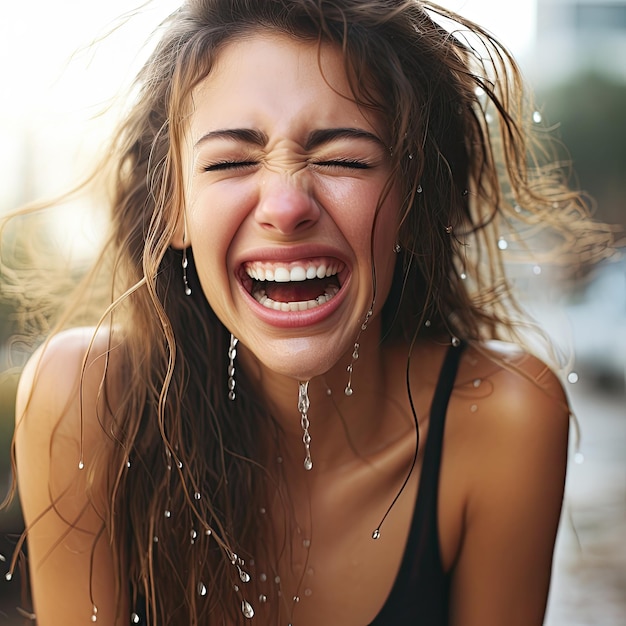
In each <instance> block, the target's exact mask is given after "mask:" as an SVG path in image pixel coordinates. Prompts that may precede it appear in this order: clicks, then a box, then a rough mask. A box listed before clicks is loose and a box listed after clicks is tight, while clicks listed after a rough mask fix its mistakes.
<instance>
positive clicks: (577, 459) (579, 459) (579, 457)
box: [574, 452, 585, 465]
mask: <svg viewBox="0 0 626 626" xmlns="http://www.w3.org/2000/svg"><path fill="white" fill-rule="evenodd" d="M584 462H585V455H584V454H583V453H582V452H577V453H576V454H575V455H574V463H576V465H582V464H583V463H584Z"/></svg>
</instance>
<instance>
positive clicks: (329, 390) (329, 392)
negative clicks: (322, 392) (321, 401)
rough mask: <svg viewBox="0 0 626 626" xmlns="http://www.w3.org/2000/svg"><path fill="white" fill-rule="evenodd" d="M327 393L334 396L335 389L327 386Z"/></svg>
mask: <svg viewBox="0 0 626 626" xmlns="http://www.w3.org/2000/svg"><path fill="white" fill-rule="evenodd" d="M326 395H327V396H332V395H333V390H332V389H331V388H330V387H327V388H326Z"/></svg>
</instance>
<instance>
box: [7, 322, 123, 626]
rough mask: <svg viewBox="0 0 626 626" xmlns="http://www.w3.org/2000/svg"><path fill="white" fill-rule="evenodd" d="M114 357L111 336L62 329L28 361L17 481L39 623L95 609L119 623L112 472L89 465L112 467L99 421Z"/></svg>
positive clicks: (70, 621)
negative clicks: (109, 526)
mask: <svg viewBox="0 0 626 626" xmlns="http://www.w3.org/2000/svg"><path fill="white" fill-rule="evenodd" d="M114 353H115V350H112V349H111V345H110V339H109V333H108V332H98V333H95V332H94V329H91V328H76V329H72V330H68V331H65V332H62V333H59V334H58V335H56V336H54V337H52V338H51V339H50V340H49V341H47V342H46V343H45V344H44V345H43V346H42V347H41V348H40V349H39V350H37V352H36V353H35V354H34V355H33V356H32V357H31V359H30V360H29V362H28V363H27V365H26V367H25V368H24V371H23V374H22V376H21V379H20V383H19V386H18V396H17V403H16V430H15V452H16V461H17V480H18V487H19V493H20V501H21V505H22V511H23V513H24V520H25V522H26V527H27V529H28V530H27V532H28V535H27V537H28V550H29V562H30V572H31V588H32V593H33V602H34V605H35V610H36V612H37V623H38V624H41V626H49V625H50V626H53V625H54V624H67V625H68V626H74V625H78V624H82V623H85V620H86V619H88V617H89V615H91V614H92V610H93V605H97V606H98V608H99V611H98V621H99V622H100V621H102V622H103V623H107V624H113V623H114V615H115V611H116V607H117V606H118V604H119V603H118V601H117V599H116V598H117V596H116V592H115V574H114V566H113V562H114V561H113V553H112V551H111V548H110V545H109V541H108V538H107V536H106V534H105V533H104V525H103V519H106V514H107V509H108V494H107V489H108V486H107V472H105V471H98V470H97V469H95V468H96V465H95V463H92V462H93V461H94V460H95V459H96V458H99V459H100V462H103V463H104V464H105V466H106V463H107V459H108V452H109V450H110V449H111V448H110V446H112V443H111V440H110V438H109V437H108V436H107V435H106V432H105V429H104V428H103V427H102V425H101V420H102V419H103V416H105V415H106V411H105V409H106V408H107V407H108V406H109V404H108V403H107V401H105V400H104V399H103V398H102V395H103V389H104V388H105V386H106V385H104V383H103V380H104V378H103V377H104V375H105V373H106V372H107V368H108V367H109V366H111V359H113V360H115V358H117V357H116V356H115V355H114ZM111 355H113V356H111ZM100 467H101V466H100ZM120 601H121V602H122V603H124V602H125V599H124V598H121V599H120Z"/></svg>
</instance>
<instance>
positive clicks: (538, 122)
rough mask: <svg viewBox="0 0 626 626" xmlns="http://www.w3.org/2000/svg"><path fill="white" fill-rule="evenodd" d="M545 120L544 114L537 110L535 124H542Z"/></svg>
mask: <svg viewBox="0 0 626 626" xmlns="http://www.w3.org/2000/svg"><path fill="white" fill-rule="evenodd" d="M542 120H543V116H542V115H541V113H539V111H535V112H534V113H533V122H535V124H541V122H542Z"/></svg>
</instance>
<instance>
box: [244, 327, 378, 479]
mask: <svg viewBox="0 0 626 626" xmlns="http://www.w3.org/2000/svg"><path fill="white" fill-rule="evenodd" d="M353 350H354V348H352V349H351V350H350V351H349V352H347V353H346V354H345V355H344V356H343V357H342V358H341V359H340V360H339V362H338V363H336V364H335V366H334V367H333V368H331V370H329V371H328V372H325V373H324V374H322V375H320V376H316V377H314V378H313V379H311V380H310V381H297V380H294V379H293V378H289V377H286V376H282V375H279V374H276V373H275V372H272V371H269V370H268V369H267V368H264V367H263V366H262V365H260V364H259V363H258V361H256V360H254V361H255V362H254V364H253V367H246V365H250V360H251V359H254V357H253V356H252V355H251V354H250V353H249V352H248V351H247V350H245V348H244V347H241V346H240V350H239V354H241V363H242V366H243V367H244V368H245V369H246V371H247V372H254V376H253V377H251V378H252V382H253V384H254V386H255V389H256V392H257V393H258V394H259V396H260V397H261V398H263V400H264V402H265V404H266V405H267V406H268V408H269V410H270V411H271V412H272V415H273V417H274V419H276V421H277V422H278V424H279V426H280V428H281V430H282V432H283V433H284V437H283V443H282V445H283V446H284V448H285V449H284V450H279V451H277V455H278V456H281V457H282V458H283V459H284V462H286V463H289V464H293V465H294V467H295V466H300V467H302V465H303V462H304V459H305V452H306V451H305V444H304V443H303V441H302V439H303V435H304V430H303V423H302V422H303V415H302V412H301V411H300V408H301V407H300V408H299V406H298V404H299V402H298V401H299V382H308V386H307V396H308V399H309V407H308V411H307V412H306V420H308V422H309V423H310V426H309V429H308V431H309V434H310V436H311V444H310V450H311V457H312V460H313V465H314V466H315V469H316V470H317V472H319V471H320V470H323V469H324V468H329V467H331V466H337V465H340V464H344V463H346V462H349V461H350V460H354V458H355V456H361V455H363V454H367V453H368V451H369V450H371V449H373V447H374V448H375V447H376V442H377V434H378V432H379V428H380V423H381V420H382V416H383V415H384V412H385V410H384V407H383V404H384V403H385V401H386V400H387V398H386V397H385V393H384V389H385V367H384V362H383V360H384V351H383V350H382V349H381V345H380V324H379V322H377V320H372V324H371V325H370V326H369V327H368V329H367V330H366V331H365V332H364V333H363V334H362V335H361V337H360V338H359V349H358V360H357V359H354V358H353ZM238 358H239V357H238ZM350 365H352V366H353V371H352V376H351V379H350V373H349V371H348V367H349V366H350ZM349 380H351V389H352V393H351V395H347V394H346V387H347V386H348V381H349Z"/></svg>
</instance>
